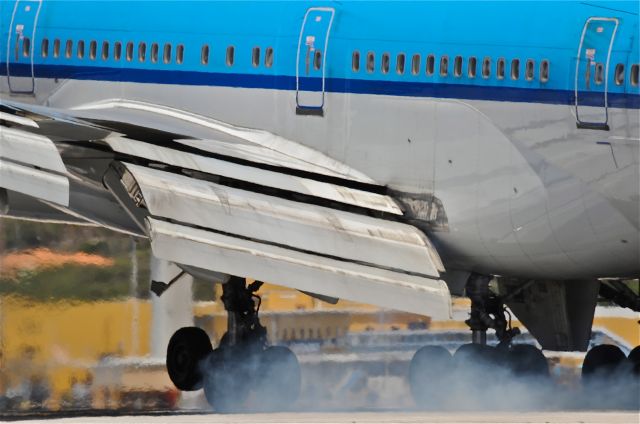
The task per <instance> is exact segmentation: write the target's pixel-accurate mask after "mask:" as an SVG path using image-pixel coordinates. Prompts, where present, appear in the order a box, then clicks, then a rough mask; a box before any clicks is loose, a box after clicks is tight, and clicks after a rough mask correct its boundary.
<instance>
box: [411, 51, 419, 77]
mask: <svg viewBox="0 0 640 424" xmlns="http://www.w3.org/2000/svg"><path fill="white" fill-rule="evenodd" d="M411 73H412V74H413V75H418V74H419V73H420V55H419V54H414V55H413V58H411Z"/></svg>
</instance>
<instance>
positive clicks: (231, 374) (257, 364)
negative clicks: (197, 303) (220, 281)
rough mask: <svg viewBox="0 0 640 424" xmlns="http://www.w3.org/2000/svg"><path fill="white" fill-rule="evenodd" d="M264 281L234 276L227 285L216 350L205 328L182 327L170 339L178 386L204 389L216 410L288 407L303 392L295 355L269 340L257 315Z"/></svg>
mask: <svg viewBox="0 0 640 424" xmlns="http://www.w3.org/2000/svg"><path fill="white" fill-rule="evenodd" d="M261 285H262V283H261V282H259V281H256V282H254V283H252V284H249V285H247V284H246V282H245V280H244V279H242V278H239V277H231V278H230V280H229V281H228V282H227V283H226V284H225V285H224V286H223V295H222V302H223V303H224V306H225V310H226V311H227V313H228V321H227V322H228V324H227V332H226V333H225V334H224V336H223V337H222V338H221V340H220V343H219V345H218V347H217V348H216V349H215V350H212V349H211V343H210V341H209V339H208V337H206V334H205V333H204V331H202V330H199V329H197V328H194V327H190V328H188V329H180V330H178V331H177V332H176V334H174V336H173V337H172V339H171V340H172V342H171V343H169V349H168V351H167V369H168V371H169V375H170V376H171V379H172V381H173V382H174V384H175V385H176V387H178V388H179V389H181V390H197V389H199V388H201V387H202V388H204V394H205V397H206V399H207V401H208V402H209V404H210V405H211V406H212V407H213V409H214V410H215V411H216V412H221V413H231V412H243V411H248V410H268V411H279V410H283V409H288V407H289V406H290V405H292V404H293V403H294V402H295V401H296V399H297V397H298V394H299V392H300V381H301V377H300V375H301V373H300V365H299V364H298V359H297V358H296V356H295V354H294V353H293V352H292V351H291V350H290V349H289V348H287V347H284V346H271V347H270V346H268V344H267V331H266V328H265V327H264V326H263V325H261V324H260V320H259V319H258V311H259V309H260V303H261V299H260V297H259V296H258V295H256V294H255V292H256V291H257V290H258V289H259V288H260V286H261ZM205 339H206V343H205Z"/></svg>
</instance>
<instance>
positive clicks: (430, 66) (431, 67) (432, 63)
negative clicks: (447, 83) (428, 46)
mask: <svg viewBox="0 0 640 424" xmlns="http://www.w3.org/2000/svg"><path fill="white" fill-rule="evenodd" d="M435 69H436V58H435V56H434V55H432V54H430V55H429V56H427V75H429V76H431V75H433V73H434V72H435Z"/></svg>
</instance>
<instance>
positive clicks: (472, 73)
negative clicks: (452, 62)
mask: <svg viewBox="0 0 640 424" xmlns="http://www.w3.org/2000/svg"><path fill="white" fill-rule="evenodd" d="M477 72H478V59H476V58H475V57H474V56H471V57H470V58H469V63H468V64H467V76H468V77H469V78H475V77H476V74H477Z"/></svg>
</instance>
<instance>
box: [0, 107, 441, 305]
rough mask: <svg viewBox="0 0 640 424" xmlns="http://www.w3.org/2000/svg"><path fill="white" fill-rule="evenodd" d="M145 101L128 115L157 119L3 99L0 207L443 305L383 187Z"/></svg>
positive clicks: (356, 292)
mask: <svg viewBox="0 0 640 424" xmlns="http://www.w3.org/2000/svg"><path fill="white" fill-rule="evenodd" d="M119 107H120V108H122V105H121V104H120V105H119ZM150 108H151V107H150V106H149V107H147V108H146V109H145V110H144V111H143V112H144V114H145V115H144V117H140V115H137V116H138V117H139V118H140V119H139V120H140V122H142V123H144V125H153V124H152V121H153V119H157V120H159V121H162V126H160V125H158V126H155V125H154V126H153V127H151V126H143V125H135V124H133V123H131V122H123V121H121V120H118V114H117V113H115V112H114V110H112V109H109V110H108V111H107V110H104V111H103V110H101V109H98V110H96V109H95V108H91V110H90V113H89V116H87V112H86V111H85V112H83V114H84V116H80V115H83V114H75V113H70V112H69V111H65V112H62V111H55V110H50V109H47V108H42V107H34V106H25V105H17V104H3V105H2V106H1V107H0V124H1V125H2V126H1V127H0V131H1V132H0V194H2V195H0V204H2V205H4V208H0V210H2V211H3V214H4V215H5V216H13V217H16V218H22V219H38V218H39V219H42V220H49V221H55V222H69V223H79V222H83V223H89V224H92V225H100V226H105V227H109V228H112V229H114V230H118V231H121V232H125V233H129V234H134V235H137V236H142V237H148V238H149V239H150V242H151V247H152V249H153V252H154V255H156V256H157V257H159V258H162V259H166V260H169V261H173V262H175V263H177V264H178V265H179V266H182V267H183V268H184V269H185V270H188V271H190V270H198V272H199V273H201V274H202V273H203V272H204V273H206V272H207V271H210V272H211V273H212V275H213V274H214V273H218V275H219V273H224V274H230V275H239V276H243V277H250V278H254V279H258V280H263V281H272V282H275V283H277V284H281V285H284V286H288V287H292V288H295V289H298V290H303V291H306V292H311V293H317V294H319V295H324V296H330V297H337V298H345V299H350V300H355V301H361V302H366V303H371V304H375V305H379V306H382V307H387V308H393V309H398V310H404V311H409V312H415V313H421V314H429V315H432V316H439V317H448V316H449V315H450V298H449V291H448V288H447V286H446V284H445V283H444V282H443V281H442V280H441V279H440V275H441V273H442V272H443V271H444V268H443V266H442V263H441V261H440V259H439V256H438V253H437V252H436V250H435V249H434V248H433V246H432V245H431V243H430V241H429V239H428V238H427V236H426V235H425V234H424V233H423V232H422V231H420V230H419V229H417V228H416V227H414V226H412V225H409V224H408V223H406V222H404V219H403V215H402V210H401V208H400V207H399V206H398V204H397V203H396V202H395V201H394V199H393V198H391V197H390V196H388V195H387V194H386V190H385V188H384V187H382V186H379V185H377V184H376V183H375V182H374V181H371V180H370V179H368V178H367V177H366V176H364V175H362V174H360V173H359V172H357V171H356V170H353V169H349V168H348V167H347V166H345V165H343V164H340V163H338V162H336V161H334V160H333V159H331V158H328V157H327V156H325V155H323V154H321V153H319V152H316V151H313V150H311V149H308V148H306V147H304V146H301V145H298V144H296V143H294V142H292V141H288V140H284V139H281V138H279V137H276V136H274V135H270V134H268V133H264V132H261V131H255V130H249V129H243V128H236V127H233V126H230V125H226V124H224V125H223V124H221V123H218V122H214V123H211V122H210V121H206V122H207V124H206V125H205V124H201V123H200V122H199V121H198V119H201V120H203V122H204V120H205V118H199V117H194V116H193V115H184V116H183V115H179V116H178V118H176V116H175V115H176V113H177V112H175V111H172V115H168V114H167V113H165V114H164V115H163V113H164V112H163V113H156V114H155V115H154V112H153V111H150V110H149V109H150ZM138 109H140V106H139V105H138ZM120 112H121V111H120ZM138 112H140V110H138ZM156 112H157V110H156ZM185 116H188V117H189V120H188V121H189V125H192V126H193V125H199V124H201V125H200V126H204V127H205V128H204V129H203V128H199V130H198V131H197V132H194V131H185V128H184V126H181V125H179V122H183V121H185V119H186V118H185ZM98 118H102V119H98ZM172 124H173V127H172V128H173V129H174V131H172V132H169V131H166V129H167V127H168V126H171V125H172ZM158 128H163V129H162V130H159V129H158ZM178 129H179V130H178ZM194 134H196V135H197V137H196V136H194ZM203 134H208V135H209V136H210V138H204V137H202V135H203ZM36 152H37V153H36ZM64 216H67V217H68V218H67V219H64V218H63V217H64Z"/></svg>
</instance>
